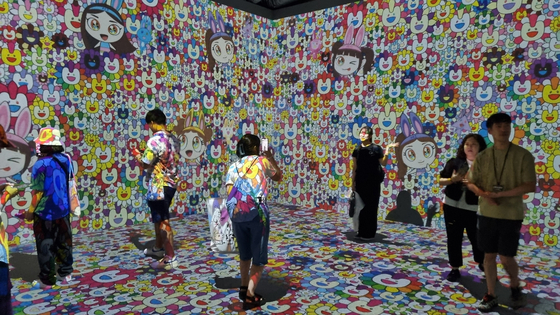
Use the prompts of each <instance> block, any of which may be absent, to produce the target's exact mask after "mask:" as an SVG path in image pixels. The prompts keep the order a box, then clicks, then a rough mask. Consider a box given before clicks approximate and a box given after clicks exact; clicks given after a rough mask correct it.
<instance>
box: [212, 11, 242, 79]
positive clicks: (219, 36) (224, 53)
mask: <svg viewBox="0 0 560 315" xmlns="http://www.w3.org/2000/svg"><path fill="white" fill-rule="evenodd" d="M208 23H209V24H210V29H208V30H207V31H206V51H208V69H209V70H210V71H213V70H214V66H215V65H216V62H218V63H228V62H231V61H232V60H233V56H234V54H235V46H234V45H233V40H232V39H231V36H230V35H229V34H228V33H226V27H225V23H224V20H223V19H222V16H221V15H220V13H217V12H216V18H215V19H214V15H213V14H212V13H211V12H210V14H209V15H208Z"/></svg>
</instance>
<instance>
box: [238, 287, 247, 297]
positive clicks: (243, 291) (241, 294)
mask: <svg viewBox="0 0 560 315" xmlns="http://www.w3.org/2000/svg"><path fill="white" fill-rule="evenodd" d="M248 289H249V287H247V286H240V287H239V299H240V300H241V301H245V299H246V298H247V290H248Z"/></svg>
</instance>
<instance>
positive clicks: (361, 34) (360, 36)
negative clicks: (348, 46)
mask: <svg viewBox="0 0 560 315" xmlns="http://www.w3.org/2000/svg"><path fill="white" fill-rule="evenodd" d="M365 31H366V30H365V28H364V26H363V25H362V26H360V28H359V29H358V33H357V34H356V38H355V39H354V45H356V46H362V42H363V41H364V35H365Z"/></svg>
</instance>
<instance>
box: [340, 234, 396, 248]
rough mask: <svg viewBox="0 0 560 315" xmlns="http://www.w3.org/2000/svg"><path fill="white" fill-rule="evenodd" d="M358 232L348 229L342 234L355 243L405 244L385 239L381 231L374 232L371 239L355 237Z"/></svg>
mask: <svg viewBox="0 0 560 315" xmlns="http://www.w3.org/2000/svg"><path fill="white" fill-rule="evenodd" d="M357 234H358V233H357V232H355V231H348V232H344V235H345V236H346V239H347V240H349V241H351V242H356V243H365V244H368V243H378V244H390V245H396V246H404V245H406V244H402V243H396V242H393V241H390V240H387V236H385V235H383V234H381V233H376V234H375V237H374V238H373V239H369V240H362V239H359V238H356V235H357Z"/></svg>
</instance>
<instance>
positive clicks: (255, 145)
mask: <svg viewBox="0 0 560 315" xmlns="http://www.w3.org/2000/svg"><path fill="white" fill-rule="evenodd" d="M260 146H261V139H260V138H259V137H257V136H255V135H253V134H246V135H244V136H243V137H241V139H239V142H237V150H236V151H235V154H236V155H237V156H238V157H239V158H242V157H245V156H248V155H259V154H260V152H259V151H260Z"/></svg>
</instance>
